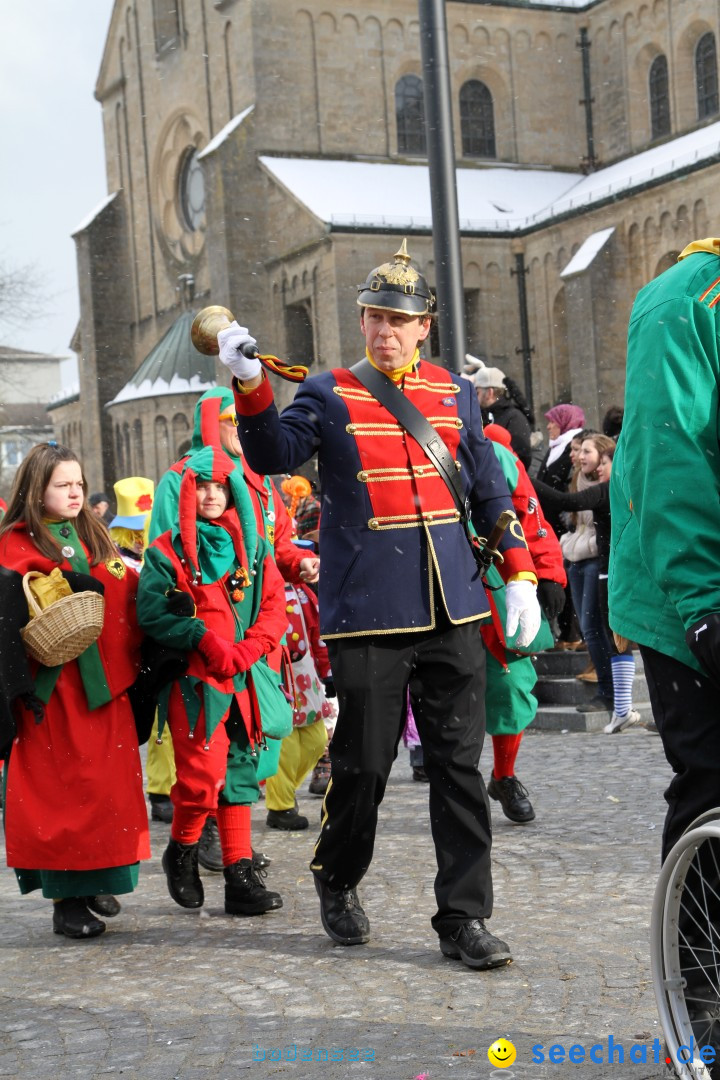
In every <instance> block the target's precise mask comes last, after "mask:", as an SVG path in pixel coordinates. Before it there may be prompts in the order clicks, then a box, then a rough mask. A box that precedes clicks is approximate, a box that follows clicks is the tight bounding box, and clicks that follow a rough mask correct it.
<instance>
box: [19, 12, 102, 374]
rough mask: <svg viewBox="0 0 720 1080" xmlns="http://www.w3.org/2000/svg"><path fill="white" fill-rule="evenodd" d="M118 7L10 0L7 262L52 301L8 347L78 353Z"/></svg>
mask: <svg viewBox="0 0 720 1080" xmlns="http://www.w3.org/2000/svg"><path fill="white" fill-rule="evenodd" d="M112 8H113V0H33V2H32V3H29V2H26V0H0V136H1V138H2V148H3V153H2V168H0V264H2V266H3V268H4V269H12V268H14V267H22V266H27V265H28V264H32V265H33V266H34V267H35V269H36V271H37V278H38V281H39V282H40V284H41V286H42V295H43V296H44V297H45V298H46V299H45V302H44V303H41V304H40V305H39V309H38V311H37V316H36V318H35V319H33V320H32V323H31V325H28V326H24V327H12V326H9V325H8V324H7V323H0V344H2V345H12V346H17V347H19V348H21V349H29V350H38V351H39V352H46V353H52V354H54V355H56V356H69V355H70V348H69V345H70V339H71V337H72V335H73V332H74V330H75V326H76V325H77V321H78V317H79V311H78V291H77V273H76V266H75V245H74V243H73V241H72V240H71V239H70V234H71V233H72V232H73V231H74V230H75V228H76V227H77V226H78V225H79V224H80V223H81V222H82V220H83V219H84V218H85V217H87V215H88V214H89V213H90V212H91V211H92V210H93V209H94V208H95V207H96V206H97V205H98V204H99V203H100V202H101V201H102V199H103V198H104V197H105V195H106V194H107V188H106V185H105V164H104V154H103V137H102V112H101V109H100V105H99V103H98V102H97V101H96V100H95V98H94V97H93V91H94V89H95V81H96V79H97V74H98V71H99V70H100V60H101V58H102V51H103V46H104V44H105V36H106V33H107V30H108V27H109V25H110V15H111V12H112Z"/></svg>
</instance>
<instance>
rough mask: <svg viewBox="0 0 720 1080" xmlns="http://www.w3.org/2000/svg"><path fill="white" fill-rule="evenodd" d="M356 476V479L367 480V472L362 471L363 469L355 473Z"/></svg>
mask: <svg viewBox="0 0 720 1080" xmlns="http://www.w3.org/2000/svg"><path fill="white" fill-rule="evenodd" d="M357 478H358V480H367V478H368V474H367V473H366V472H364V471H363V472H359V473H358V474H357Z"/></svg>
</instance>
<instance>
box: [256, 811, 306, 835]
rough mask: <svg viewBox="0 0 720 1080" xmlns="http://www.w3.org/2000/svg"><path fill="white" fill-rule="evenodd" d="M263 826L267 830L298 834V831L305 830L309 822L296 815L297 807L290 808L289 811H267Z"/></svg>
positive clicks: (300, 815)
mask: <svg viewBox="0 0 720 1080" xmlns="http://www.w3.org/2000/svg"><path fill="white" fill-rule="evenodd" d="M265 824H266V825H267V827H268V828H269V829H283V830H285V831H286V832H299V831H300V829H307V827H308V825H309V822H308V819H307V818H306V817H304V816H303V815H302V814H298V812H297V807H292V808H291V809H290V810H268V812H267V818H266V819H265Z"/></svg>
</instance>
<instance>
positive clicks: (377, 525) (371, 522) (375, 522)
mask: <svg viewBox="0 0 720 1080" xmlns="http://www.w3.org/2000/svg"><path fill="white" fill-rule="evenodd" d="M368 525H369V526H370V528H371V529H379V528H380V522H379V521H378V519H377V518H370V520H369V521H368Z"/></svg>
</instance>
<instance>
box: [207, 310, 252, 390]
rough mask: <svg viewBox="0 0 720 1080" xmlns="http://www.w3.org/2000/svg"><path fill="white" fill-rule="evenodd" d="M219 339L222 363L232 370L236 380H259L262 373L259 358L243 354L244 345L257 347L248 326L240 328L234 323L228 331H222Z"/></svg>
mask: <svg viewBox="0 0 720 1080" xmlns="http://www.w3.org/2000/svg"><path fill="white" fill-rule="evenodd" d="M217 339H218V345H219V346H220V361H221V363H223V364H224V365H225V367H228V368H230V370H231V371H232V373H233V375H234V376H235V378H236V379H239V380H240V382H247V381H248V380H249V379H255V378H257V376H258V375H259V374H260V371H261V368H260V361H259V360H258V358H257V356H253V357H249V356H245V355H244V354H243V352H242V348H243V346H244V345H257V342H256V340H255V338H254V337H252V336H251V335H250V334H249V333H248V329H247V327H246V326H238V324H237V323H236V322H232V323H230V325H229V326H228V327H227V329H225V330H221V331H220V333H219V334H218V336H217Z"/></svg>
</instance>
